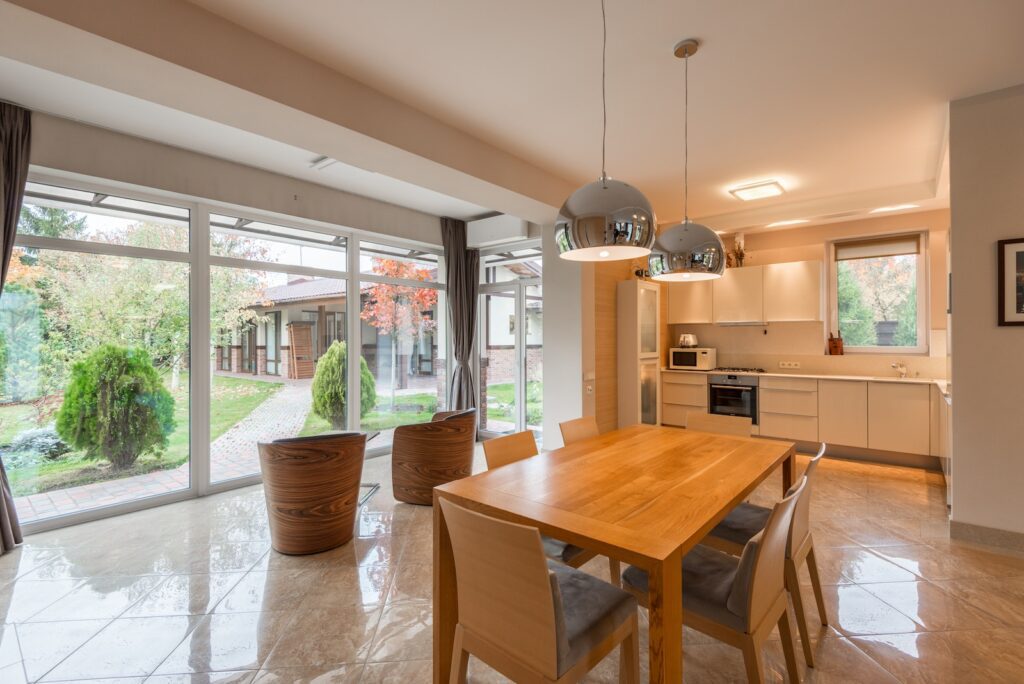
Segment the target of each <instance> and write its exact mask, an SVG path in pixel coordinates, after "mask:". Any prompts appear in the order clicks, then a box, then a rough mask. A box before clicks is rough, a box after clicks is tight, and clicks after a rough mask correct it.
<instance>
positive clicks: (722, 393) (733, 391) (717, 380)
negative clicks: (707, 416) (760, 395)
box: [708, 373, 757, 425]
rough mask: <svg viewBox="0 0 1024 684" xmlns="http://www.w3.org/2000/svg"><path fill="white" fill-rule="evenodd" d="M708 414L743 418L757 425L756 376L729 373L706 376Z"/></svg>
mask: <svg viewBox="0 0 1024 684" xmlns="http://www.w3.org/2000/svg"><path fill="white" fill-rule="evenodd" d="M708 412H709V413H717V414H719V415H722V416H743V417H745V418H750V420H751V421H752V422H753V424H754V425H757V376H756V375H733V374H731V373H729V374H724V375H718V374H712V375H709V376H708Z"/></svg>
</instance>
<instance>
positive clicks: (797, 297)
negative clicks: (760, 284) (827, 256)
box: [763, 261, 824, 322]
mask: <svg viewBox="0 0 1024 684" xmlns="http://www.w3.org/2000/svg"><path fill="white" fill-rule="evenodd" d="M763 268H764V320H766V321H777V322H785V321H821V320H824V318H823V315H822V296H821V290H822V287H821V284H822V277H821V262H820V261H793V262H790V263H786V264H765V266H763Z"/></svg>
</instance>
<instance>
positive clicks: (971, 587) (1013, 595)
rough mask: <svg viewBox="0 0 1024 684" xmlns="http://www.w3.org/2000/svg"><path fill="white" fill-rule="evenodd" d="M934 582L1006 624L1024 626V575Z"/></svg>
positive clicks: (947, 591)
mask: <svg viewBox="0 0 1024 684" xmlns="http://www.w3.org/2000/svg"><path fill="white" fill-rule="evenodd" d="M935 585H936V586H938V587H939V588H940V589H942V590H943V591H945V592H946V593H948V594H950V595H952V596H955V597H957V598H959V599H962V600H963V601H966V602H967V603H969V604H971V605H972V606H974V607H976V608H979V609H980V610H982V611H984V612H985V613H987V614H988V615H991V616H992V617H994V618H995V619H997V620H999V621H1000V622H1002V623H1003V624H1004V625H1009V626H1013V627H1024V577H1011V578H1005V579H1004V578H993V577H983V578H979V579H962V580H949V581H945V582H935Z"/></svg>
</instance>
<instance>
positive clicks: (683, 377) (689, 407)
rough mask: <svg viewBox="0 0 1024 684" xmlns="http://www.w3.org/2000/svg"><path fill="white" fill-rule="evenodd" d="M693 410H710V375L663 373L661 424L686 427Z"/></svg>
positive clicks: (704, 411)
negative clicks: (687, 418) (687, 419)
mask: <svg viewBox="0 0 1024 684" xmlns="http://www.w3.org/2000/svg"><path fill="white" fill-rule="evenodd" d="M691 411H696V412H697V413H707V411H708V376H707V375H706V374H704V373H675V372H672V371H663V372H662V373H661V424H662V425H677V426H679V427H686V417H687V416H688V415H689V413H690V412H691Z"/></svg>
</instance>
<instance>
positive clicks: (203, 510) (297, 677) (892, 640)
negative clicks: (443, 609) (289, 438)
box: [0, 458, 1024, 684]
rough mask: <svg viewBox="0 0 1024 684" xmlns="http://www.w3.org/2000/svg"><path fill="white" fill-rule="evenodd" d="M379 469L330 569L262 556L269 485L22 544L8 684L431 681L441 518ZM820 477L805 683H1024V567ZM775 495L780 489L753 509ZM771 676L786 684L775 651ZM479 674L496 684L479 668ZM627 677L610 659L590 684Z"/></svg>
mask: <svg viewBox="0 0 1024 684" xmlns="http://www.w3.org/2000/svg"><path fill="white" fill-rule="evenodd" d="M479 460H480V459H478V461H479ZM388 465H389V461H388V459H387V458H378V459H372V460H370V461H368V462H367V468H366V471H365V473H364V478H363V479H364V480H374V481H379V482H381V483H382V484H383V485H384V486H383V488H382V489H381V491H380V492H378V493H377V494H376V495H375V496H374V497H373V498H372V499H371V500H370V502H369V503H368V504H367V506H366V507H365V508H364V509H363V510H362V513H361V515H360V517H359V521H358V537H357V539H356V540H355V541H354V542H353V543H351V544H349V545H347V546H345V547H344V548H341V549H338V550H336V551H332V552H328V553H325V554H321V555H319V556H312V557H305V558H294V557H286V556H280V555H277V554H275V553H274V552H272V551H270V550H269V544H268V541H267V537H268V535H267V525H266V515H265V511H264V504H263V495H262V492H261V490H260V489H259V487H251V488H247V489H243V490H238V491H235V492H232V493H228V494H223V495H219V496H216V497H210V498H207V499H202V500H195V501H190V502H186V503H180V504H173V505H170V506H165V507H162V508H159V509H154V510H150V511H145V512H141V513H137V514H133V515H128V516H123V517H120V518H117V519H111V520H107V521H101V522H97V523H91V524H88V525H81V526H78V527H74V528H69V529H66V530H61V531H56V532H50V533H46V534H40V535H35V536H33V537H31V538H29V539H28V541H27V542H26V544H25V545H24V547H23V548H22V549H20V550H19V551H17V552H15V553H13V554H9V555H7V556H3V557H0V616H2V617H3V623H4V624H3V627H2V630H3V631H2V636H0V681H2V682H4V683H5V684H14V683H16V682H22V681H46V682H51V681H68V680H87V679H93V680H104V681H107V680H113V681H117V682H121V683H131V682H141V681H149V682H190V681H191V682H198V681H202V682H249V681H253V680H258V681H260V682H299V681H316V682H384V681H388V682H427V681H429V680H430V662H429V658H430V644H431V634H430V612H431V606H430V592H431V528H430V526H431V509H430V508H420V507H413V506H407V505H405V504H396V503H395V502H394V500H393V499H392V498H391V496H390V472H389V471H388ZM819 473H820V475H821V478H820V480H819V482H818V486H817V490H816V492H815V500H814V504H813V515H814V518H815V528H814V534H815V542H816V545H817V547H818V556H819V564H820V565H821V571H822V574H823V580H824V582H826V583H827V585H828V586H827V587H826V600H827V603H828V609H829V611H830V618H831V622H832V627H829V628H827V629H826V628H822V629H821V630H820V631H819V632H818V633H817V634H816V635H815V637H816V638H815V642H816V643H815V650H816V652H817V660H818V667H817V668H815V669H813V670H806V671H805V680H806V681H835V682H839V681H842V682H848V681H862V682H896V681H903V682H918V681H929V682H971V681H984V682H996V681H1006V682H1009V681H1021V672H1024V647H1022V646H1021V644H1022V643H1024V559H1022V558H1020V557H1015V556H1011V555H1006V554H999V553H995V552H993V551H990V550H984V549H981V548H978V547H972V546H968V545H966V544H962V543H957V542H952V541H950V540H949V538H948V532H947V525H946V523H945V505H944V501H945V493H944V490H943V488H942V485H941V478H940V477H939V476H937V475H934V474H926V473H924V472H922V471H917V470H908V469H899V468H891V467H882V466H873V465H865V464H855V463H847V462H842V461H826V462H825V463H824V465H823V466H822V468H821V469H820V470H819ZM780 488H781V484H780V481H779V479H778V477H775V478H772V479H771V480H769V481H768V482H767V483H765V485H764V486H763V487H762V488H761V489H759V490H758V492H757V493H756V496H755V500H757V501H760V502H765V503H767V502H770V501H772V498H773V497H774V496H775V495H777V493H778V492H779V490H780ZM586 569H587V570H590V571H592V572H594V573H595V574H599V575H600V574H602V573H606V572H607V566H606V564H603V563H601V562H600V561H599V560H598V561H595V562H593V563H591V564H590V565H589V566H588V567H587V568H586ZM804 581H805V582H806V581H807V578H806V577H805V578H804ZM808 590H809V588H808ZM808 596H809V594H808ZM810 605H811V607H810V608H809V610H811V611H812V612H811V613H810V615H811V618H812V620H811V622H812V623H813V622H814V619H813V618H814V613H813V610H814V609H813V601H810ZM642 622H643V619H642ZM684 644H685V677H686V680H687V681H690V682H733V681H736V682H740V681H745V679H744V671H743V666H742V660H741V659H740V656H739V653H738V652H737V651H735V650H733V649H731V648H729V647H727V646H724V645H721V644H718V643H715V642H713V641H710V640H709V639H707V638H704V637H702V636H701V635H699V634H696V633H694V632H690V631H687V632H686V633H685V634H684ZM642 647H643V648H646V641H645V642H643V645H642ZM645 667H646V663H645ZM765 668H766V680H767V681H770V682H773V681H782V680H783V678H784V676H783V673H784V671H785V666H784V662H783V657H782V651H781V648H780V647H779V644H778V642H777V641H773V642H770V644H769V648H768V653H767V657H766V664H765ZM192 673H216V674H209V675H207V676H193V674H192ZM470 674H471V680H472V681H476V682H492V681H503V680H502V679H501V678H500V677H499V676H498V675H497V674H496V673H494V672H493V671H490V670H488V669H487V668H486V667H483V666H481V665H480V664H479V663H474V664H473V666H472V667H471V670H470ZM616 676H617V660H616V658H615V657H612V658H609V659H608V661H606V662H605V663H603V664H602V665H601V666H600V667H599V668H598V670H596V671H595V672H594V673H592V675H591V676H590V677H589V678H588V681H594V682H613V681H617V679H616ZM644 676H645V678H646V670H645V675H644ZM115 678H116V679H115Z"/></svg>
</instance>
